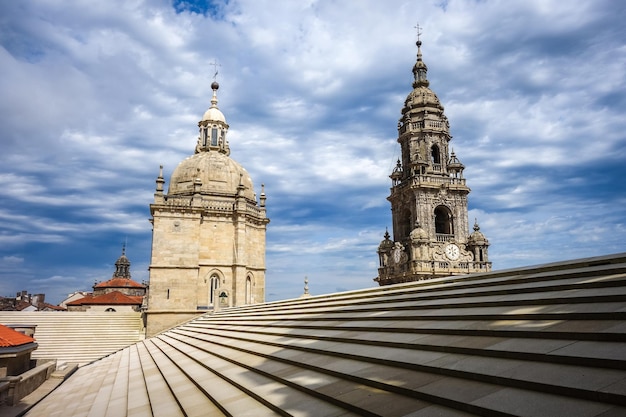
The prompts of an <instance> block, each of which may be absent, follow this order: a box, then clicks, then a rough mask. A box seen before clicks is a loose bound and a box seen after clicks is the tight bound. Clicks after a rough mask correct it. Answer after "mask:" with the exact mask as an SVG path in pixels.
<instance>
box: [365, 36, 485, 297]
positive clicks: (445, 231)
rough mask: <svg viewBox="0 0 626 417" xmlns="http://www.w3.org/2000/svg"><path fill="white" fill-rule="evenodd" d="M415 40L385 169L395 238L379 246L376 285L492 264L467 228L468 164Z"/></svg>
mask: <svg viewBox="0 0 626 417" xmlns="http://www.w3.org/2000/svg"><path fill="white" fill-rule="evenodd" d="M426 73H427V67H426V64H425V63H424V62H423V61H422V52H421V41H419V40H418V41H417V62H416V63H415V65H414V67H413V75H414V82H413V90H412V91H411V92H410V93H409V95H408V97H407V99H406V100H405V102H404V107H403V108H402V117H401V118H400V120H399V121H398V143H399V144H400V148H401V152H402V159H401V160H398V162H397V165H396V167H395V168H394V170H393V172H392V173H391V175H390V178H391V181H392V187H391V193H390V195H389V197H388V198H387V199H388V200H389V202H390V203H391V213H392V222H393V241H392V240H391V239H390V237H391V236H390V235H389V233H388V232H386V233H385V238H384V240H383V241H382V242H381V244H380V245H379V247H378V256H379V268H378V277H376V278H375V281H377V282H378V283H379V284H380V285H387V284H396V283H400V282H408V281H417V280H422V279H428V278H434V277H443V276H449V275H457V274H467V273H472V272H487V271H490V270H491V262H489V259H488V247H489V241H488V240H487V239H486V238H485V236H484V235H483V234H482V233H481V232H480V228H479V226H478V224H477V223H475V224H474V232H473V233H472V234H469V232H468V230H469V222H468V215H467V196H468V194H469V192H470V189H469V187H468V186H467V184H466V181H465V178H464V177H463V170H464V169H465V166H464V165H463V164H462V163H461V162H460V161H459V159H458V158H457V156H456V155H455V153H454V151H452V150H451V148H450V146H449V143H450V141H451V140H452V136H451V135H450V124H449V122H448V119H447V117H446V116H445V114H444V108H443V106H442V105H441V103H440V101H439V98H438V97H437V95H436V94H435V93H434V92H433V91H432V90H431V89H430V88H429V87H428V86H429V81H428V79H427V77H426Z"/></svg>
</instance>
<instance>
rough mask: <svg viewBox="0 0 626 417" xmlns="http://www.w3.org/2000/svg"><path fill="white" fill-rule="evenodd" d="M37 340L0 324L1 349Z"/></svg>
mask: <svg viewBox="0 0 626 417" xmlns="http://www.w3.org/2000/svg"><path fill="white" fill-rule="evenodd" d="M34 341H35V339H33V338H32V337H30V336H26V335H25V334H23V333H20V332H17V331H15V330H13V329H11V328H9V327H7V326H4V325H2V324H0V347H13V346H20V345H26V344H28V343H33V342H34Z"/></svg>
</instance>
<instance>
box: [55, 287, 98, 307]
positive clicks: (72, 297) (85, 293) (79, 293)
mask: <svg viewBox="0 0 626 417" xmlns="http://www.w3.org/2000/svg"><path fill="white" fill-rule="evenodd" d="M92 295H93V293H92V292H89V291H74V292H73V293H71V294H68V295H67V297H65V299H64V300H63V301H61V302H60V303H59V306H60V307H64V308H67V303H70V302H72V301H76V300H80V299H81V298H85V297H87V296H92Z"/></svg>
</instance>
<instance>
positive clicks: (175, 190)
mask: <svg viewBox="0 0 626 417" xmlns="http://www.w3.org/2000/svg"><path fill="white" fill-rule="evenodd" d="M197 180H200V190H199V192H200V194H211V195H224V196H231V197H232V196H235V195H237V192H238V190H239V189H240V188H242V192H243V196H244V197H246V198H247V199H249V200H251V201H255V200H256V199H255V196H254V187H253V184H252V179H251V178H250V174H248V172H247V171H246V170H245V169H244V168H243V167H242V166H241V165H239V164H238V163H237V162H235V161H234V160H233V159H231V158H230V157H228V156H227V155H224V154H223V153H220V152H200V153H197V154H195V155H192V156H190V157H188V158H186V159H184V160H183V161H182V162H181V163H180V164H178V166H177V167H176V169H175V170H174V172H173V173H172V177H171V179H170V183H169V184H170V186H169V192H168V195H171V196H176V195H181V196H191V195H193V194H194V193H195V192H196V191H195V190H194V183H195V182H196V181H197Z"/></svg>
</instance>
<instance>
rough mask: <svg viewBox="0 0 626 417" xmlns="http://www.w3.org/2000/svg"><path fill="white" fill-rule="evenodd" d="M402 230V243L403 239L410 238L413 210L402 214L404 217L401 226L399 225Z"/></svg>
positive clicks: (400, 237) (400, 238)
mask: <svg viewBox="0 0 626 417" xmlns="http://www.w3.org/2000/svg"><path fill="white" fill-rule="evenodd" d="M398 226H399V228H400V230H399V232H400V236H399V239H398V240H400V241H402V240H403V239H405V238H406V237H407V236H409V233H411V230H412V229H411V210H408V209H407V210H404V211H403V212H402V217H401V219H400V224H399V225H398Z"/></svg>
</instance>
